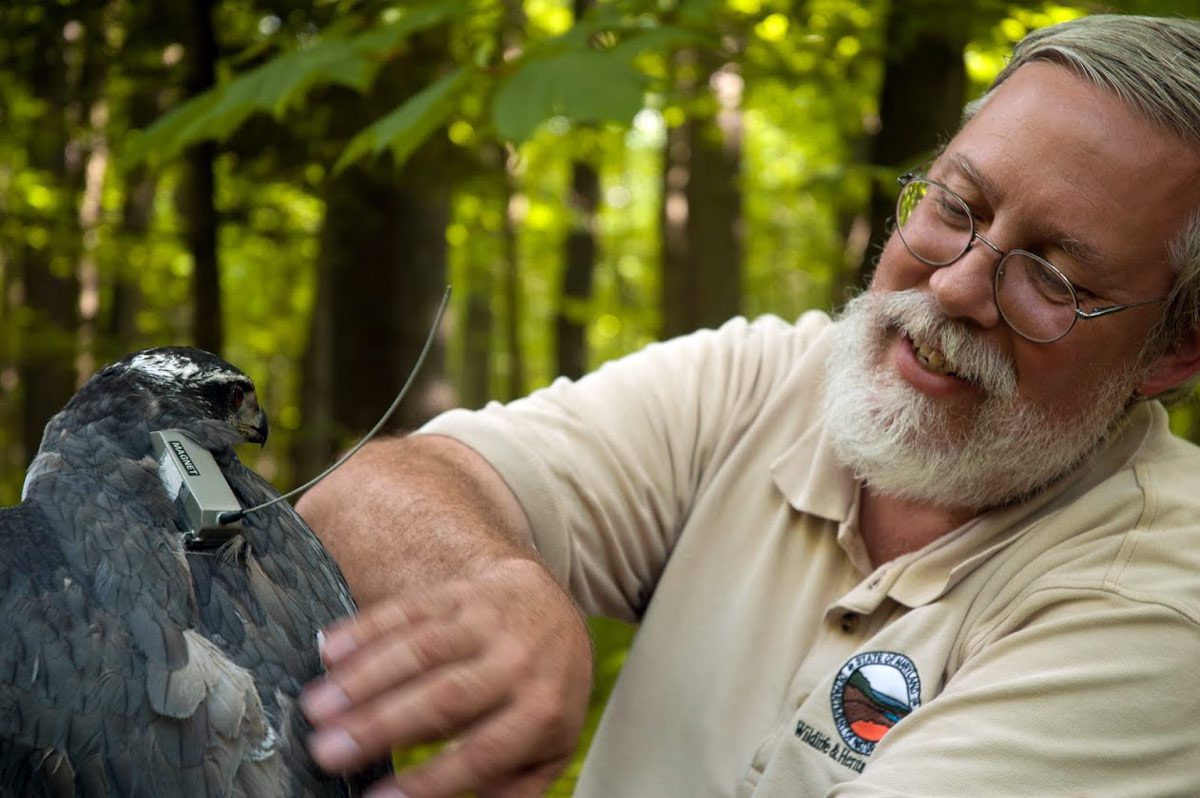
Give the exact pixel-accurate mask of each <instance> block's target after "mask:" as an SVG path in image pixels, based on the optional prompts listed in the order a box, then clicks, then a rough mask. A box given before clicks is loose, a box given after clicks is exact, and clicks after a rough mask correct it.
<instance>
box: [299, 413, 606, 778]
mask: <svg viewBox="0 0 1200 798" xmlns="http://www.w3.org/2000/svg"><path fill="white" fill-rule="evenodd" d="M297 509H298V510H299V511H300V513H301V514H302V515H303V516H304V517H305V519H306V520H307V521H308V522H309V524H310V525H311V526H312V527H313V529H314V531H316V533H317V535H318V536H319V537H320V538H321V540H322V542H323V543H324V544H325V545H326V546H327V547H328V548H329V550H330V551H331V552H332V553H333V556H334V558H335V559H336V560H337V561H338V564H339V565H340V566H341V568H342V571H343V572H344V573H345V575H346V579H347V581H348V582H349V584H350V587H351V590H352V592H353V593H354V596H355V598H356V600H357V601H358V603H359V606H360V608H361V609H362V612H361V614H360V615H359V616H357V617H356V618H355V619H353V620H351V621H348V622H346V623H343V624H339V625H337V626H335V627H333V628H331V629H329V630H327V631H326V635H325V641H324V649H323V651H324V658H325V662H326V665H327V667H328V675H327V676H326V678H325V679H323V680H321V681H320V682H316V683H314V684H313V685H310V687H309V688H308V689H307V690H306V691H305V695H304V699H303V706H304V708H305V712H306V714H307V715H308V717H309V719H310V720H311V721H312V722H313V725H314V727H315V729H316V733H315V734H314V736H313V737H312V738H311V739H310V745H309V747H310V750H311V751H312V753H313V756H314V758H315V759H316V760H317V762H318V763H319V764H320V765H322V766H323V767H325V768H326V769H328V770H333V771H351V770H354V769H356V768H358V767H361V766H363V765H366V764H368V763H370V762H372V761H376V760H378V759H379V758H380V757H383V756H386V754H387V752H388V750H389V749H390V748H391V747H392V746H400V747H404V746H410V745H414V744H418V743H422V742H431V741H440V740H454V741H455V743H454V744H453V745H449V746H446V747H445V748H444V749H443V750H442V751H441V752H440V753H439V754H438V755H437V756H436V757H434V758H433V759H431V760H429V761H427V762H425V763H423V764H421V765H418V766H416V767H414V768H412V769H410V770H408V771H406V772H405V773H404V774H402V775H400V776H399V778H398V785H397V786H399V788H400V789H401V790H403V791H404V793H405V794H407V795H409V796H411V798H423V797H424V796H443V795H445V796H450V795H458V794H461V793H463V792H468V791H472V790H479V791H482V792H483V793H484V794H487V795H504V796H525V795H531V796H532V795H540V794H541V793H542V792H543V791H544V790H545V787H546V785H548V784H549V783H550V781H551V780H552V779H553V778H554V777H555V776H556V775H557V774H558V772H559V771H561V769H562V768H563V767H564V766H565V765H566V763H567V762H568V761H569V759H570V756H571V753H572V751H573V749H574V747H575V743H576V740H577V738H578V735H579V730H580V728H581V726H582V722H583V717H584V713H585V710H586V703H587V696H588V691H589V689H590V687H591V652H590V648H589V643H588V638H587V631H586V629H585V627H584V625H583V622H582V619H581V617H580V614H579V612H578V611H577V609H576V608H575V606H574V604H573V603H572V602H571V599H570V597H569V596H568V595H567V593H566V592H565V591H564V590H563V588H562V587H561V586H560V585H559V584H558V582H557V581H556V580H555V579H554V577H553V576H551V574H550V573H549V572H548V571H547V570H546V569H545V568H544V567H543V566H542V565H541V563H540V561H539V560H538V557H537V554H536V552H535V551H534V548H533V544H532V535H531V532H530V529H529V524H528V521H527V520H526V518H525V514H524V512H523V511H522V509H521V506H520V505H519V504H518V502H517V500H516V498H515V497H514V496H513V494H512V492H511V491H510V490H509V488H508V486H507V485H506V484H505V482H504V481H503V479H501V477H500V476H499V475H498V474H497V473H496V472H495V470H494V469H492V467H491V466H490V465H489V464H488V463H487V461H485V460H484V459H483V458H482V457H480V456H479V455H478V454H476V453H475V452H474V451H473V450H472V449H470V448H469V447H467V446H465V445H463V444H461V443H458V442H457V441H454V440H452V439H450V438H445V437H440V436H434V435H425V436H414V437H411V438H404V439H394V440H388V441H383V442H380V443H375V444H372V445H369V446H367V447H364V448H363V450H362V451H361V452H359V453H358V454H357V455H356V456H355V457H353V458H351V459H350V460H349V461H347V463H346V464H345V465H344V466H343V467H342V468H340V469H338V470H337V471H335V472H334V473H333V474H332V475H330V476H329V477H328V478H327V479H326V480H325V481H323V482H322V483H320V484H319V485H318V486H316V487H314V488H313V489H312V490H311V491H309V493H308V494H306V495H305V496H304V498H303V499H302V500H301V501H300V503H299V504H298V506H297Z"/></svg>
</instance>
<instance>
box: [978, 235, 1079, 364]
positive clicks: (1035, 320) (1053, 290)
mask: <svg viewBox="0 0 1200 798" xmlns="http://www.w3.org/2000/svg"><path fill="white" fill-rule="evenodd" d="M996 305H997V307H999V308H1000V313H1001V315H1003V316H1004V320H1005V321H1006V322H1008V325H1009V326H1010V327H1012V328H1013V329H1014V330H1016V331H1017V332H1018V333H1020V334H1021V335H1023V336H1025V337H1026V338H1028V339H1030V340H1032V341H1038V342H1042V343H1047V342H1050V341H1057V340H1058V339H1059V338H1062V337H1063V336H1064V335H1066V334H1067V331H1068V330H1070V329H1071V325H1072V324H1074V323H1075V307H1076V305H1075V291H1074V290H1073V289H1072V288H1071V284H1070V283H1069V282H1067V280H1066V278H1065V277H1063V276H1062V275H1061V274H1059V273H1058V272H1057V271H1055V270H1054V269H1052V268H1051V267H1049V266H1047V265H1046V264H1045V263H1042V262H1041V261H1040V260H1038V259H1037V258H1033V257H1030V256H1029V255H1024V254H1022V253H1020V252H1010V253H1009V254H1008V255H1006V256H1004V260H1002V261H1000V266H999V267H998V268H997V269H996Z"/></svg>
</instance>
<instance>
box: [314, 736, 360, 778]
mask: <svg viewBox="0 0 1200 798" xmlns="http://www.w3.org/2000/svg"><path fill="white" fill-rule="evenodd" d="M308 752H309V753H310V754H312V758H313V759H315V760H317V764H319V765H320V766H321V767H323V768H325V769H326V770H337V769H339V768H341V767H342V766H344V765H348V764H350V763H351V762H352V761H354V759H355V758H357V757H358V753H359V747H358V743H356V742H354V738H353V737H351V736H350V734H349V733H348V732H347V731H346V730H345V729H328V730H326V731H319V732H317V733H316V734H314V735H312V736H311V737H309V738H308Z"/></svg>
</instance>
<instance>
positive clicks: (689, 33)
mask: <svg viewBox="0 0 1200 798" xmlns="http://www.w3.org/2000/svg"><path fill="white" fill-rule="evenodd" d="M717 44H718V42H717V39H716V37H714V36H712V35H708V34H704V33H701V32H699V31H694V30H688V29H686V28H673V27H658V28H646V29H645V30H640V31H637V32H634V33H630V34H628V35H626V36H625V37H623V38H622V39H621V40H620V41H619V42H617V44H616V46H614V47H613V48H612V50H610V52H611V53H613V54H614V55H617V56H625V57H628V58H632V57H633V56H635V55H638V54H639V53H644V52H646V51H647V50H654V51H655V52H659V53H667V52H670V51H672V50H676V49H678V48H680V47H716V46H717Z"/></svg>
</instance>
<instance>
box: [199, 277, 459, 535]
mask: <svg viewBox="0 0 1200 798" xmlns="http://www.w3.org/2000/svg"><path fill="white" fill-rule="evenodd" d="M449 303H450V286H446V290H445V291H443V292H442V303H441V304H440V305H438V309H437V315H436V316H434V318H433V324H432V325H431V326H430V328H429V335H428V336H426V338H425V345H424V346H423V347H422V348H421V354H420V355H419V356H418V357H417V362H416V365H414V366H413V368H412V371H410V372H409V374H408V379H407V380H405V381H404V387H402V388H401V389H400V393H398V394H396V398H395V399H393V400H392V405H391V407H389V408H388V409H387V410H386V411H384V414H383V416H381V417H380V419H379V421H377V422H375V426H374V427H372V428H371V431H370V432H368V433H367V434H366V435H364V436H363V437H362V440H360V441H359V442H358V443H356V444H354V448H352V449H351V450H350V451H348V452H346V453H345V454H344V455H342V456H341V459H339V460H338V461H337V462H336V463H334V464H333V465H331V466H330V467H329V468H326V469H325V470H324V471H322V472H321V473H320V474H317V475H316V476H315V477H313V478H312V479H310V480H309V481H308V482H305V483H304V484H303V485H301V486H300V487H298V488H292V489H291V490H289V491H288V492H287V493H285V494H283V495H282V496H276V497H275V498H274V499H271V500H270V501H266V502H263V503H262V504H259V505H255V506H254V507H250V508H248V509H245V510H237V511H233V512H230V511H226V512H223V513H221V514H220V515H218V516H217V518H216V521H217V523H218V524H220V525H222V526H224V525H225V524H234V523H237V522H238V521H240V520H242V519H243V518H245V517H246V516H247V515H249V514H250V513H256V512H258V511H259V510H265V509H266V508H268V507H270V506H271V505H273V504H278V503H279V502H281V501H283V500H284V499H288V498H291V497H292V496H295V495H296V494H297V493H302V492H303V491H306V490H308V489H309V488H311V487H312V486H313V485H316V484H317V483H318V482H320V481H321V480H323V479H325V477H327V476H329V475H330V474H332V473H333V472H334V471H336V470H337V469H338V468H340V467H341V466H342V464H343V463H345V462H346V461H347V460H349V459H350V458H351V457H353V456H354V454H355V452H357V451H358V450H359V449H361V448H362V447H363V446H364V445H366V443H367V441H369V440H371V439H372V438H374V437H375V435H376V433H378V432H379V430H381V429H383V425H384V424H386V423H387V420H388V419H389V418H391V417H392V413H394V412H396V408H397V407H399V406H400V403H401V402H402V401H404V397H405V395H406V394H407V393H408V389H409V388H411V387H412V385H413V382H414V381H415V380H416V378H417V374H419V373H420V371H421V366H423V365H424V364H425V358H426V356H427V355H428V354H429V350H430V349H432V348H433V341H434V339H435V338H437V331H438V327H440V326H441V324H442V316H443V315H445V313H446V306H447V305H448V304H449Z"/></svg>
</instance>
